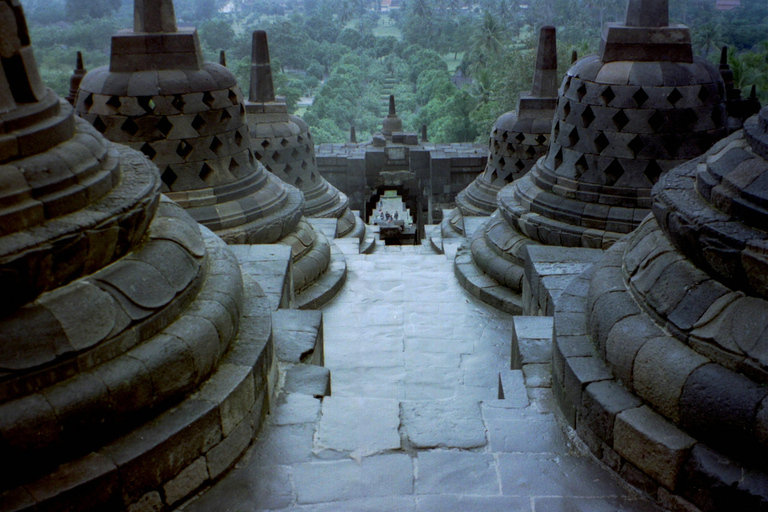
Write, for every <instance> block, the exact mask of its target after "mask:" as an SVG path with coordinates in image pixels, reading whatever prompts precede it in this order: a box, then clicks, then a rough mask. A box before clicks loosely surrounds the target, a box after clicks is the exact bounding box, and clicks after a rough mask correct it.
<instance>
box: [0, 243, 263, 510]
mask: <svg viewBox="0 0 768 512" xmlns="http://www.w3.org/2000/svg"><path fill="white" fill-rule="evenodd" d="M220 243H221V242H220ZM213 280H214V279H212V278H210V277H209V280H208V283H206V286H208V285H209V284H210V282H211V281H213ZM209 293H211V294H212V295H211V296H215V295H216V294H217V293H219V294H222V295H224V294H223V293H222V292H217V291H215V290H211V291H206V290H205V289H204V290H203V293H202V294H201V299H202V296H203V294H209ZM244 296H245V301H244V302H245V303H244V304H242V307H243V309H244V310H247V311H249V314H248V315H243V317H242V319H241V323H240V332H239V335H238V338H237V340H236V341H235V342H233V344H232V346H231V347H230V350H228V351H227V353H226V354H225V355H224V356H223V357H222V359H221V362H220V364H219V365H218V366H217V367H216V369H215V370H214V371H213V373H212V374H211V375H210V377H209V378H208V379H207V380H206V381H205V383H204V384H203V385H202V386H201V387H200V388H199V389H198V390H197V392H195V393H194V394H192V395H189V396H187V397H186V398H184V399H183V400H181V401H180V402H179V403H178V404H176V405H175V406H173V407H171V408H169V409H168V410H166V411H165V412H162V413H160V414H159V415H157V416H155V417H154V418H151V419H149V420H147V421H146V422H145V423H144V424H141V425H139V426H137V427H136V428H134V429H133V430H131V432H129V433H128V434H126V435H124V436H122V437H119V438H117V439H115V440H114V441H111V442H109V443H107V444H105V445H104V446H103V447H101V448H99V449H98V450H96V451H94V452H91V453H89V454H88V455H85V456H83V457H80V458H78V459H75V460H72V461H69V462H66V463H64V464H62V465H61V466H59V467H58V468H57V469H56V470H55V471H53V472H52V473H50V474H49V475H47V476H45V477H43V478H41V479H40V480H37V481H35V482H30V483H28V484H26V485H25V486H23V487H19V488H17V489H11V490H9V491H6V492H4V493H0V510H3V511H8V512H14V511H21V510H25V511H31V510H71V511H75V510H97V509H98V510H161V509H162V510H169V509H170V507H172V506H174V505H175V504H177V503H180V502H181V501H182V500H183V499H184V498H186V497H188V496H189V495H190V494H192V493H194V492H195V491H196V490H197V489H198V488H200V487H201V486H205V485H209V484H211V483H212V481H213V480H215V479H217V478H219V477H220V476H221V475H222V474H223V473H224V472H225V471H226V470H228V469H229V468H230V467H231V466H232V465H233V464H234V463H235V461H236V460H237V459H238V458H239V457H240V456H241V455H242V453H243V452H244V451H245V450H246V449H247V448H248V446H249V445H250V443H251V441H252V440H253V438H254V436H255V435H256V433H258V431H259V429H260V427H261V425H262V423H263V421H264V419H265V417H266V415H267V413H268V411H269V409H270V407H271V403H272V398H273V396H272V392H273V390H274V388H275V385H276V382H277V364H275V363H276V361H275V360H274V358H273V351H272V347H271V346H270V345H271V343H272V340H271V338H270V336H269V333H270V331H271V326H270V324H271V315H270V309H269V305H268V304H267V298H266V297H265V296H264V294H263V293H262V291H261V290H260V289H259V286H258V284H257V283H255V282H250V283H249V282H246V283H245V289H244ZM204 300H211V299H210V298H209V299H204ZM222 307H223V306H222ZM104 503H107V504H108V505H106V508H104V505H103V504H104Z"/></svg>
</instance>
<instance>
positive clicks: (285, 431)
mask: <svg viewBox="0 0 768 512" xmlns="http://www.w3.org/2000/svg"><path fill="white" fill-rule="evenodd" d="M314 437H315V424H314V423H303V424H299V425H284V426H275V427H272V428H265V429H264V430H263V432H261V433H260V434H259V437H258V438H257V439H256V444H255V446H254V450H253V453H254V455H253V459H252V461H251V463H250V464H264V465H287V464H294V463H297V462H307V461H309V460H311V459H312V448H313V442H314Z"/></svg>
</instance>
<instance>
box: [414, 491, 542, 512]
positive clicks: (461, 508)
mask: <svg viewBox="0 0 768 512" xmlns="http://www.w3.org/2000/svg"><path fill="white" fill-rule="evenodd" d="M416 511H417V512H449V511H450V512H454V511H455V512H502V511H504V512H531V511H532V509H531V500H530V498H527V497H526V498H515V497H509V496H462V495H455V494H443V495H440V496H419V497H418V498H416Z"/></svg>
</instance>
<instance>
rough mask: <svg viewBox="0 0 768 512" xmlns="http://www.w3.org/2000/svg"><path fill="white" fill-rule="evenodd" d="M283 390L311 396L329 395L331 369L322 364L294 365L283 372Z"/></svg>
mask: <svg viewBox="0 0 768 512" xmlns="http://www.w3.org/2000/svg"><path fill="white" fill-rule="evenodd" d="M285 391H286V392H289V393H304V394H305V395H312V396H330V395H331V371H330V370H329V369H328V368H324V367H322V366H313V365H305V364H299V365H296V366H294V367H293V368H291V369H290V370H288V371H287V372H286V374H285Z"/></svg>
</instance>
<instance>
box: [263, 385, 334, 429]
mask: <svg viewBox="0 0 768 512" xmlns="http://www.w3.org/2000/svg"><path fill="white" fill-rule="evenodd" d="M321 403H322V402H321V401H320V400H319V399H317V398H315V397H313V396H310V395H304V394H302V393H286V394H282V395H280V396H279V397H278V399H277V402H276V403H275V404H274V410H273V412H272V423H273V424H274V425H297V424H302V423H313V422H315V421H317V418H318V415H319V414H320V405H321Z"/></svg>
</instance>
